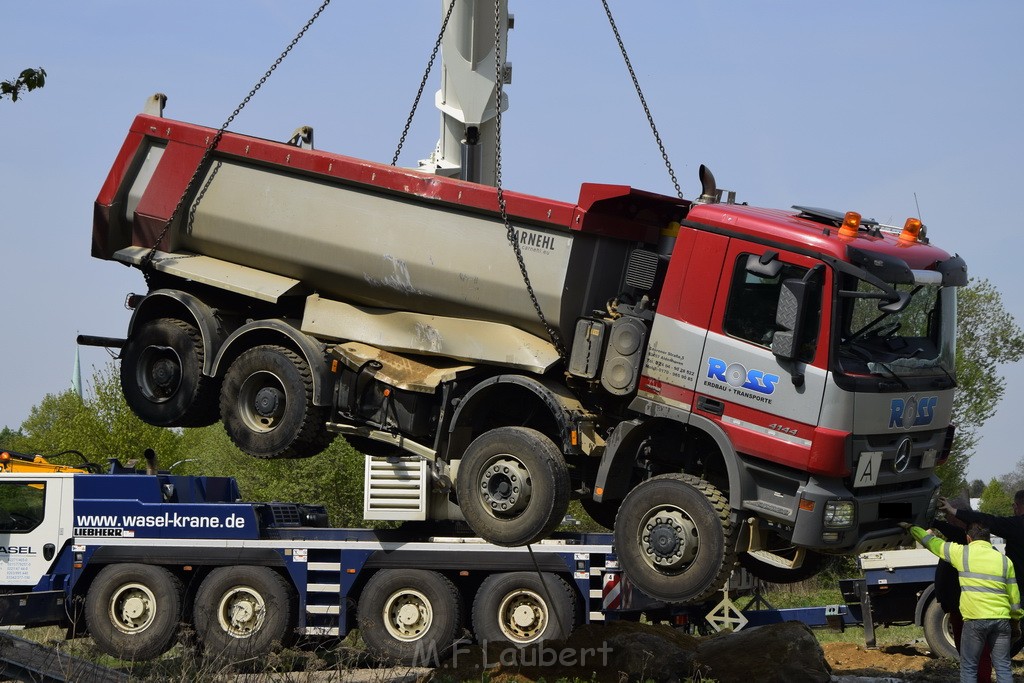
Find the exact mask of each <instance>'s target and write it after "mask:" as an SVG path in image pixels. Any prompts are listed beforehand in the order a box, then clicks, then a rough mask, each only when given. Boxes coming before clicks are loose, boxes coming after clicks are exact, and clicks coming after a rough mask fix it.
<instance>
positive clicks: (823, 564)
mask: <svg viewBox="0 0 1024 683" xmlns="http://www.w3.org/2000/svg"><path fill="white" fill-rule="evenodd" d="M772 552H773V553H776V554H778V555H781V556H783V557H791V556H792V555H793V553H794V552H795V548H787V549H786V550H773V551H772ZM736 557H737V559H738V560H739V563H740V566H742V567H743V568H744V569H746V570H747V571H748V572H750V573H751V574H753V575H754V576H755V577H757V578H759V579H761V580H762V581H767V582H768V583H797V582H799V581H806V580H807V579H810V578H812V577H814V576H817V575H818V574H820V573H821V572H823V571H824V570H825V569H826V568H828V566H829V564H830V563H831V561H832V556H831V555H825V554H823V553H818V552H815V551H813V550H807V551H805V554H804V561H803V564H801V565H800V566H799V567H797V568H796V569H785V568H783V567H778V566H776V565H774V564H768V563H767V562H764V561H762V560H761V559H760V558H758V556H757V555H756V554H753V553H739V554H738V555H737V556H736Z"/></svg>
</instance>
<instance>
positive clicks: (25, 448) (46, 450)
mask: <svg viewBox="0 0 1024 683" xmlns="http://www.w3.org/2000/svg"><path fill="white" fill-rule="evenodd" d="M92 386H93V391H92V395H90V396H87V397H86V398H84V399H82V398H79V396H78V394H77V393H76V392H75V391H74V390H73V389H68V390H67V391H65V392H62V393H60V394H47V395H46V396H45V397H44V398H43V400H42V401H41V402H40V403H39V404H38V405H36V406H33V407H32V411H31V412H30V413H29V416H28V419H26V420H25V422H23V423H22V425H21V429H20V436H19V437H17V438H14V439H12V441H13V445H12V446H11V448H12V449H13V450H18V451H21V452H26V453H39V454H41V455H51V454H54V453H59V452H61V451H67V450H77V451H80V452H81V453H83V454H84V455H85V456H86V457H87V458H89V459H90V460H92V461H93V462H97V463H100V464H103V463H105V462H106V460H107V459H108V458H118V459H120V460H122V461H127V460H130V459H141V458H142V456H143V452H144V451H145V449H146V448H152V449H153V450H155V451H156V452H157V453H158V454H166V456H167V457H173V456H174V454H175V453H176V451H177V449H178V445H179V441H180V439H181V435H180V434H179V433H177V432H175V431H174V430H170V429H163V428H161V427H153V426H151V425H147V424H146V423H144V422H142V421H141V420H140V419H138V418H137V417H135V415H134V413H132V412H131V409H130V408H128V404H127V403H125V401H124V397H123V396H122V395H121V387H120V381H119V379H118V375H117V372H116V371H115V369H114V367H113V365H109V366H107V367H105V368H103V369H100V370H97V371H96V372H95V373H94V374H93V378H92Z"/></svg>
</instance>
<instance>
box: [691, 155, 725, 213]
mask: <svg viewBox="0 0 1024 683" xmlns="http://www.w3.org/2000/svg"><path fill="white" fill-rule="evenodd" d="M698 174H699V175H700V196H699V197H697V199H695V200H694V204H717V203H718V202H719V201H721V195H720V194H719V192H718V186H717V185H716V184H715V176H714V174H713V173H711V169H710V168H708V167H707V166H705V165H704V164H701V165H700V170H699V171H698Z"/></svg>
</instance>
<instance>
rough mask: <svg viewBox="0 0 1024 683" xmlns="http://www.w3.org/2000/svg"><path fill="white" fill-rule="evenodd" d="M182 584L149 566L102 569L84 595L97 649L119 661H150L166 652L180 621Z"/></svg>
mask: <svg viewBox="0 0 1024 683" xmlns="http://www.w3.org/2000/svg"><path fill="white" fill-rule="evenodd" d="M181 593H182V590H181V582H180V581H179V580H178V578H177V577H176V576H175V575H174V574H172V573H171V572H169V571H168V570H166V569H164V568H163V567H156V566H153V565H149V564H112V565H108V566H106V567H104V568H103V569H102V570H101V571H100V573H99V574H97V575H96V579H95V580H94V581H93V582H92V585H91V586H89V590H88V592H87V593H86V596H85V621H86V625H87V626H88V628H89V633H90V634H91V635H92V638H93V640H94V641H95V642H96V646H97V647H98V648H99V649H100V650H102V651H103V652H105V653H106V654H108V655H110V656H111V657H116V658H118V659H123V660H127V661H136V660H146V659H153V658H154V657H158V656H160V655H162V654H163V653H164V652H167V650H169V649H171V647H172V646H173V645H174V643H175V641H176V640H177V635H178V624H179V622H180V621H181Z"/></svg>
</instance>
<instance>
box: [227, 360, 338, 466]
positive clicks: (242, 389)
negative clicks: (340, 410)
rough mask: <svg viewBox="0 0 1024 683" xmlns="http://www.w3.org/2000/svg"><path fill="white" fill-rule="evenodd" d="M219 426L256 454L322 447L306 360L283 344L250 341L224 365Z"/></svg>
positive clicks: (323, 434)
mask: <svg viewBox="0 0 1024 683" xmlns="http://www.w3.org/2000/svg"><path fill="white" fill-rule="evenodd" d="M220 412H221V416H222V419H223V421H224V429H225V430H227V433H228V436H230V437H231V440H232V441H233V442H234V443H235V445H236V446H238V447H239V448H240V449H241V450H242V451H244V452H246V453H248V454H249V455H252V456H255V457H257V458H305V457H309V456H311V455H316V454H317V453H319V452H321V451H322V450H323V449H325V448H326V447H327V446H328V445H329V444H330V442H331V439H332V437H333V435H332V434H330V432H328V431H327V429H326V426H325V425H326V423H327V409H326V408H323V407H321V406H317V405H314V404H313V379H312V375H311V371H310V368H309V364H308V363H307V362H306V360H305V359H304V358H303V357H302V356H300V355H299V354H297V353H295V352H294V351H292V350H291V349H287V348H285V347H283V346H256V347H253V348H251V349H249V350H247V351H245V352H244V353H242V354H241V355H240V356H239V357H238V358H237V359H235V361H234V362H233V363H232V364H231V367H230V368H228V371H227V373H226V374H225V375H224V383H223V385H222V386H221V394H220Z"/></svg>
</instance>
